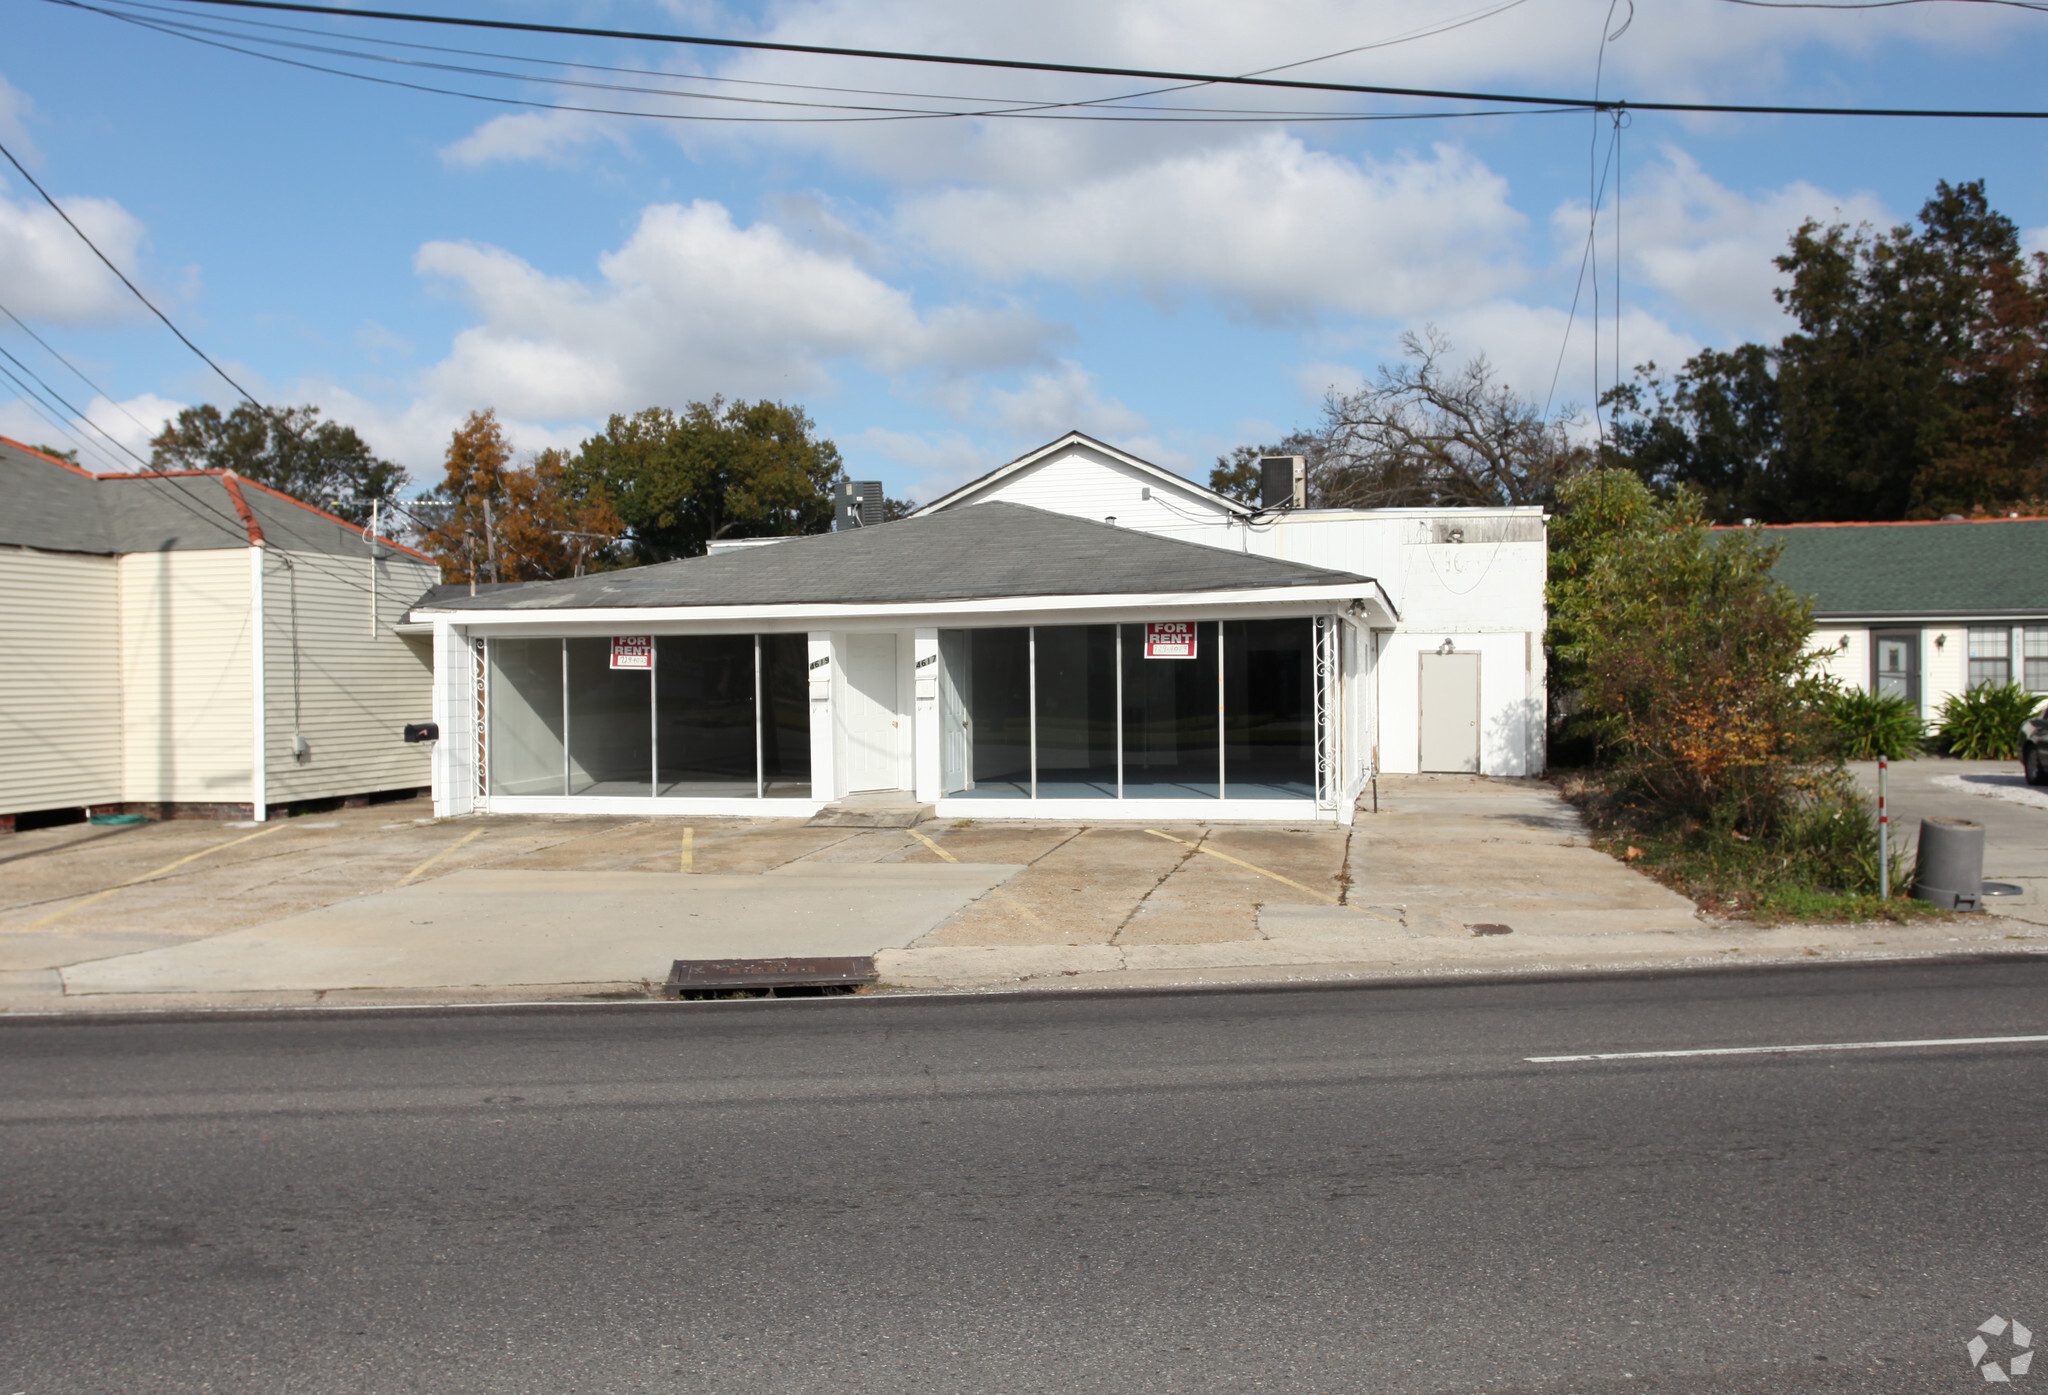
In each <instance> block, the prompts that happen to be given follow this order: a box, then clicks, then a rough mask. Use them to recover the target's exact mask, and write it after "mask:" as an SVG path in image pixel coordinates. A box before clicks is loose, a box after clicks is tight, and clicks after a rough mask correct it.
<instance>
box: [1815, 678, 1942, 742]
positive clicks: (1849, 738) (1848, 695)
mask: <svg viewBox="0 0 2048 1395" xmlns="http://www.w3.org/2000/svg"><path fill="white" fill-rule="evenodd" d="M1826 706H1827V713H1828V720H1829V721H1830V722H1831V723H1832V724H1833V725H1834V729H1835V739H1836V741H1837V742H1839V743H1840V750H1841V752H1842V755H1843V756H1844V757H1846V758H1847V759H1849V760H1876V759H1877V758H1878V757H1879V756H1886V757H1888V758H1890V759H1892V760H1907V759H1910V758H1911V757H1913V756H1917V755H1919V754H1920V746H1921V743H1922V742H1923V741H1924V740H1926V737H1927V729H1926V727H1925V726H1924V725H1923V724H1922V723H1921V721H1920V714H1919V712H1917V711H1916V710H1915V709H1914V706H1913V704H1912V703H1910V702H1908V701H1907V700H1906V699H1905V698H1903V697H1900V696H1898V695H1897V694H1895V693H1871V692H1865V691H1864V690H1863V689H1861V688H1844V689H1839V690H1837V691H1836V692H1834V693H1831V694H1829V696H1828V698H1827V699H1826Z"/></svg>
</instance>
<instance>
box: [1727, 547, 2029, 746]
mask: <svg viewBox="0 0 2048 1395" xmlns="http://www.w3.org/2000/svg"><path fill="white" fill-rule="evenodd" d="M1758 531H1759V532H1762V533H1765V534H1768V535H1769V536H1770V538H1771V539H1772V540H1773V541H1774V542H1779V543H1782V544H1783V545H1784V551H1783V553H1782V554H1781V555H1780V556H1779V559H1778V565H1777V573H1776V574H1777V577H1778V579H1779V580H1780V581H1783V582H1784V583H1785V584H1786V585H1787V586H1790V587H1791V588H1792V589H1793V590H1795V591H1798V592H1800V593H1801V594H1803V595H1806V596H1810V597H1812V598H1813V615H1814V629H1815V634H1814V637H1815V640H1816V641H1817V642H1818V643H1820V644H1822V645H1825V646H1828V647H1829V648H1830V649H1832V651H1833V654H1834V657H1833V660H1832V662H1831V664H1830V668H1831V670H1832V671H1833V673H1834V674H1835V676H1836V677H1837V678H1839V679H1841V681H1842V682H1843V683H1845V684H1850V685H1853V686H1855V687H1859V688H1866V689H1870V690H1873V691H1878V692H1889V693H1897V694H1899V695H1901V696H1903V697H1906V698H1908V699H1910V700H1911V701H1912V702H1914V703H1915V704H1916V705H1917V706H1918V707H1919V709H1920V711H1921V714H1922V715H1923V716H1931V715H1932V714H1933V713H1934V711H1935V710H1936V709H1937V708H1938V707H1940V705H1941V703H1942V700H1943V699H1944V698H1946V697H1948V696H1949V695H1950V694H1952V693H1958V692H1962V691H1964V690H1966V689H1969V688H1975V687H1979V686H1981V685H1983V684H1987V683H2009V682H2016V683H2021V684H2024V685H2025V686H2026V687H2027V688H2029V689H2031V690H2032V691H2034V692H2048V518H1990V519H1971V520H1962V519H1952V520H1945V521H1942V522H1929V523H1798V524H1788V525H1784V526H1781V527H1766V528H1761V529H1758Z"/></svg>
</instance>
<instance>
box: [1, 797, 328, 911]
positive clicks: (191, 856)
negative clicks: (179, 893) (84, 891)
mask: <svg viewBox="0 0 2048 1395" xmlns="http://www.w3.org/2000/svg"><path fill="white" fill-rule="evenodd" d="M290 827H291V825H290V824H288V823H280V824H277V825H275V826H273V827H271V828H266V829H264V830H263V831H262V832H261V833H250V834H245V835H244V836H242V837H240V838H230V839H228V840H227V842H225V843H215V844H214V845H213V846H212V847H210V848H201V849H200V850H199V851H198V852H196V853H187V854H185V856H183V857H181V858H179V859H178V860H177V861H176V862H166V863H165V864H164V865H163V866H161V867H159V868H157V869H156V870H155V871H154V872H144V873H143V874H142V875H141V876H139V877H130V878H129V879H128V880H127V881H125V882H122V883H120V884H119V885H117V886H110V887H108V888H107V889H106V890H105V891H95V892H94V893H93V894H92V895H90V896H86V897H82V898H80V899H79V900H76V901H73V902H72V903H71V904H70V905H68V906H66V907H64V908H63V909H62V910H59V911H51V912H50V913H49V914H48V915H46V916H44V917H43V918H42V919H41V920H32V921H30V922H29V923H28V924H26V925H24V926H22V927H21V928H22V930H37V929H41V928H42V927H43V926H45V925H48V924H49V923H50V922H51V921H53V920H57V919H59V918H61V917H63V916H67V915H70V914H71V913H72V912H73V911H75V910H77V909H78V908H79V907H81V906H90V905H91V904H92V903H93V902H95V901H97V900H99V899H100V898H101V897H105V896H112V895H113V894H114V893H115V892H117V891H124V890H126V889H127V888H129V887H131V886H139V885H141V884H142V883H143V882H146V881H151V880H154V879H155V878H157V877H161V876H162V875H164V873H166V872H175V871H176V870H177V869H178V868H180V867H183V866H184V865H185V864H186V863H188V862H197V861H198V860H199V859H200V858H202V857H206V856H208V855H210V854H212V853H217V852H219V851H220V850H221V849H223V848H232V847H233V846H235V844H237V843H246V842H249V841H250V840H251V839H254V838H268V837H269V836H270V835H271V834H273V833H282V832H284V830H286V829H287V828H290ZM16 933H19V932H16Z"/></svg>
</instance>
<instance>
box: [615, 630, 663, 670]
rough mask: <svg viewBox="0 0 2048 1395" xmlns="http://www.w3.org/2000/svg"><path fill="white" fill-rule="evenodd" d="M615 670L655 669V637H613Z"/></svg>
mask: <svg viewBox="0 0 2048 1395" xmlns="http://www.w3.org/2000/svg"><path fill="white" fill-rule="evenodd" d="M612 667H613V668H653V667H654V636H653V635H613V636H612Z"/></svg>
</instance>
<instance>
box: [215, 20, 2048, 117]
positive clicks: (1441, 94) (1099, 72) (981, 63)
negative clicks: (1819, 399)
mask: <svg viewBox="0 0 2048 1395" xmlns="http://www.w3.org/2000/svg"><path fill="white" fill-rule="evenodd" d="M188 3H191V4H195V5H213V6H221V7H225V8H230V9H239V10H270V11H279V12H283V13H288V14H306V15H327V16H330V17H333V18H337V19H374V20H386V21H389V22H392V23H397V24H438V25H448V26H451V27H454V28H460V29H492V30H504V31H507V32H510V33H520V34H554V35H562V36H566V37H574V38H590V39H622V40H626V41H629V42H634V43H654V44H678V45H682V46H685V47H692V48H724V49H743V50H747V51H751V52H760V53H801V54H810V55H814V56H818V57H825V58H866V59H876V60H881V61H886V62H894V63H932V64H939V65H944V66H949V67H965V68H997V69H1004V70H1008V71H1013V72H1029V73H1070V74H1075V75H1078V76H1082V77H1124V78H1140V79H1143V80H1145V81H1148V82H1182V83H1191V84H1202V85H1210V84H1213V85H1217V86H1233V87H1272V88H1285V89H1288V90H1292V91H1303V92H1347V93H1354V94H1358V95H1363V96H1377V97H1419V98H1428V99H1433V100H1438V101H1456V102H1503V103H1508V104H1512V105H1516V106H1534V107H1579V108H1586V107H1591V108H1594V109H1596V110H1602V111H1608V110H1621V109H1627V110H1632V111H1674V112H1712V113H1722V114H1727V115H1736V116H1896V117H1950V118H1962V119H1981V120H2021V121H2041V120H2048V111H2010V110H1997V109H1957V108H1942V107H1819V106H1793V105H1780V104H1765V103H1747V102H1635V101H1629V100H1627V99H1625V98H1608V99H1605V100H1601V99H1588V98H1584V97H1554V96H1542V95H1536V94H1530V93H1517V92H1469V91H1459V90H1456V89H1451V88H1437V87H1390V86H1384V85H1380V84H1375V83H1362V82H1318V81H1315V80H1314V79H1311V78H1278V77H1270V76H1260V75H1257V74H1244V73H1239V74H1232V73H1194V72H1178V71H1174V70H1172V69H1163V68H1121V67H1110V66H1107V65H1104V64H1094V63H1048V62H1033V61H1031V60H1029V59H1022V58H974V57H968V56H965V55H961V54H947V53H914V52H906V51H902V50H896V49H875V48H845V47H840V46H837V45H832V44H792V43H777V42H774V41H771V40H767V39H723V38H714V37H710V36H708V35H701V34H662V33H655V32H651V31H647V30H633V29H601V28H597V27H594V26H589V25H578V24H535V23H529V22H525V21H520V20H509V19H478V18H473V17H470V16H466V15H436V14H413V13H408V12H406V11H403V10H371V9H360V8H356V7H353V6H343V5H307V4H294V3H291V0H188Z"/></svg>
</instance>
